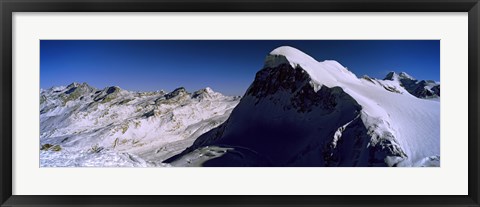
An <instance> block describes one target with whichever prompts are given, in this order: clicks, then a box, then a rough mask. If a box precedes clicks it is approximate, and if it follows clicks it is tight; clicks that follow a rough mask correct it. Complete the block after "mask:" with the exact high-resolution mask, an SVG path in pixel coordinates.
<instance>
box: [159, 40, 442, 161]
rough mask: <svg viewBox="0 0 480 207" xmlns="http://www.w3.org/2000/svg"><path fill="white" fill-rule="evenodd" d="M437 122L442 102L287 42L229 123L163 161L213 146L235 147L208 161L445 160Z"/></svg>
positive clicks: (270, 57)
mask: <svg viewBox="0 0 480 207" xmlns="http://www.w3.org/2000/svg"><path fill="white" fill-rule="evenodd" d="M404 77H407V76H406V75H404ZM407 78H409V77H407ZM439 127H440V103H439V102H438V101H432V100H428V99H421V98H417V97H415V96H413V95H412V94H410V93H409V92H408V90H407V89H405V88H404V87H403V85H402V84H401V82H399V81H396V80H376V79H371V78H368V77H364V78H360V79H359V78H357V77H356V76H355V74H353V73H352V72H350V71H349V70H347V69H346V68H345V67H343V66H342V65H341V64H340V63H338V62H336V61H333V60H327V61H322V62H318V61H316V60H315V59H313V58H312V57H310V56H308V55H307V54H305V53H303V52H301V51H299V50H297V49H295V48H292V47H288V46H283V47H279V48H277V49H275V50H273V51H272V52H271V53H270V55H268V56H267V58H266V60H265V65H264V67H263V69H262V70H260V71H259V72H258V73H257V74H256V77H255V80H254V82H253V83H252V85H251V86H250V88H249V89H248V90H247V92H246V93H245V95H244V96H243V97H242V99H241V101H240V103H239V104H238V105H237V107H235V109H234V110H233V112H232V114H231V115H230V117H229V118H228V120H227V121H226V122H225V123H224V124H222V125H220V126H219V127H217V128H214V129H212V130H211V131H209V132H207V133H205V134H204V135H202V136H200V137H199V138H198V139H197V140H196V141H195V142H194V144H193V145H192V146H191V147H189V148H187V149H186V150H185V151H183V152H182V153H180V154H178V155H176V156H174V157H171V158H169V159H168V160H166V161H165V162H166V163H184V164H185V166H189V164H188V162H186V161H185V160H184V159H185V157H189V159H192V156H193V157H195V156H203V154H202V153H199V151H202V149H205V147H207V146H210V147H220V148H228V149H229V150H227V151H225V152H224V153H223V154H222V155H216V156H215V157H214V158H211V159H206V160H205V159H204V160H203V161H202V165H204V166H225V165H226V163H228V165H230V166H231V165H235V166H439V164H440V156H439V155H440V130H439ZM192 153H194V154H193V155H192ZM195 165H198V162H197V163H196V164H195Z"/></svg>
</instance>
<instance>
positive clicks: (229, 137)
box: [39, 40, 440, 167]
mask: <svg viewBox="0 0 480 207" xmlns="http://www.w3.org/2000/svg"><path fill="white" fill-rule="evenodd" d="M39 93H40V100H39V110H40V113H39V114H40V117H39V119H40V126H39V127H40V137H39V155H40V160H39V165H40V167H440V41H439V40H40V91H39Z"/></svg>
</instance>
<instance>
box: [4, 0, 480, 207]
mask: <svg viewBox="0 0 480 207" xmlns="http://www.w3.org/2000/svg"><path fill="white" fill-rule="evenodd" d="M0 10H1V15H0V16H1V33H0V35H1V36H0V39H1V42H0V45H1V50H0V63H1V73H0V74H1V75H0V76H1V83H0V114H1V125H0V150H1V152H0V173H1V176H0V203H1V206H273V205H281V206H372V205H381V206H480V201H479V197H480V196H479V149H480V145H479V142H478V137H479V131H478V129H479V125H478V112H479V111H478V100H479V96H478V93H479V84H478V82H479V81H478V80H479V78H480V77H479V72H478V70H479V60H480V56H479V48H480V47H479V18H480V17H479V13H480V5H479V0H404V1H401V0H383V1H378V0H337V1H332V0H298V1H296V0H255V1H249V0H230V1H226V0H224V1H222V0H140V1H135V0H85V1H79V0H62V1H60V0H0ZM12 12H468V96H469V97H468V111H469V116H468V156H469V157H468V166H469V168H468V181H469V185H468V195H464V196H459V195H442V196H440V195H438V196H432V195H429V196H406V195H405V196H376V195H371V196H346V195H345V196H306V195H305V196H246V195H244V196H234V195H229V196H214V195H212V196H100V195H78V196H62V195H49V196H35V195H12V138H13V136H12V118H13V117H12V70H13V69H12ZM446 179H448V178H446ZM252 187H254V186H252Z"/></svg>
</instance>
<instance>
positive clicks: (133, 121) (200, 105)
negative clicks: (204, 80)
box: [40, 83, 239, 167]
mask: <svg viewBox="0 0 480 207" xmlns="http://www.w3.org/2000/svg"><path fill="white" fill-rule="evenodd" d="M40 97H41V98H40V145H41V146H44V145H46V144H48V145H53V146H54V145H59V146H60V148H61V150H58V151H55V150H51V149H46V147H44V148H45V149H46V150H41V152H40V165H41V166H44V167H46V166H144V167H146V166H165V164H162V163H161V161H163V160H164V159H166V158H168V157H170V156H172V155H175V154H177V153H179V152H181V151H182V150H184V149H185V148H186V147H187V146H189V145H191V144H192V143H193V141H194V140H195V139H196V138H197V137H198V136H200V135H201V134H203V133H204V132H207V131H209V130H210V129H212V128H214V127H216V126H218V125H220V124H221V123H223V122H224V121H225V120H226V119H227V118H228V116H229V114H230V113H231V111H232V109H233V107H235V106H236V105H237V104H238V100H239V97H229V96H224V95H222V94H220V93H217V92H214V91H213V90H212V89H210V88H205V89H202V90H199V91H196V92H194V93H188V92H187V91H186V90H185V89H184V88H178V89H176V90H174V91H172V92H170V93H166V92H164V91H156V92H132V91H126V90H123V89H121V88H119V87H115V86H112V87H107V88H104V89H101V90H99V89H96V88H94V87H91V86H89V85H88V84H86V83H82V84H79V83H72V84H70V85H69V86H67V87H64V86H63V87H54V88H51V89H48V90H41V92H40ZM52 149H53V148H52Z"/></svg>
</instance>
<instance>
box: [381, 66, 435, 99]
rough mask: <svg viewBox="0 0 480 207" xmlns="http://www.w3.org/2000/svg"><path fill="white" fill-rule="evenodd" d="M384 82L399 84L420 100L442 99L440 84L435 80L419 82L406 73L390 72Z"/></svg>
mask: <svg viewBox="0 0 480 207" xmlns="http://www.w3.org/2000/svg"><path fill="white" fill-rule="evenodd" d="M383 80H389V81H394V82H398V83H399V84H400V85H401V86H402V87H403V88H405V89H406V90H407V91H408V92H409V93H410V94H412V95H414V96H416V97H418V98H437V97H440V84H439V83H437V82H435V81H433V80H417V79H415V78H414V77H412V76H410V75H408V74H407V73H405V72H401V73H400V74H397V73H395V72H393V71H392V72H390V73H388V74H387V76H386V77H385V78H384V79H383Z"/></svg>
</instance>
